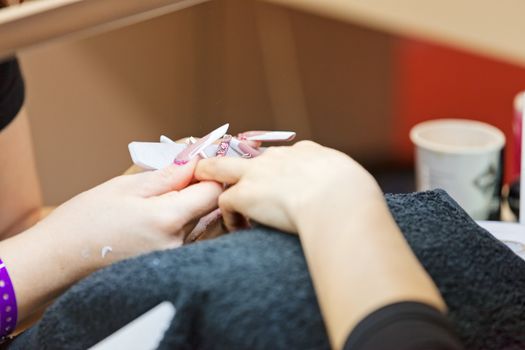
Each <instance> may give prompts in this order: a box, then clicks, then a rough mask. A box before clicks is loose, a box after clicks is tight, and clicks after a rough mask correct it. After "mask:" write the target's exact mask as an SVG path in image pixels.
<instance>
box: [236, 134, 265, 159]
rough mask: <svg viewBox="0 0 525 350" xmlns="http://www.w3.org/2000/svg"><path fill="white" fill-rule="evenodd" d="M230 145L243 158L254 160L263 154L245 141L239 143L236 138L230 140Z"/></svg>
mask: <svg viewBox="0 0 525 350" xmlns="http://www.w3.org/2000/svg"><path fill="white" fill-rule="evenodd" d="M230 145H231V146H232V147H233V149H234V150H235V151H237V152H238V153H239V154H240V155H241V157H243V158H253V157H257V156H258V155H260V154H261V153H262V152H261V151H259V150H257V149H255V148H253V147H251V146H249V145H247V144H246V143H244V142H243V141H239V140H238V139H236V138H232V139H231V140H230Z"/></svg>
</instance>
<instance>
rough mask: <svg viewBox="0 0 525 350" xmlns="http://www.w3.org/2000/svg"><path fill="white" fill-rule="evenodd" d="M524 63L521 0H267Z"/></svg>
mask: <svg viewBox="0 0 525 350" xmlns="http://www.w3.org/2000/svg"><path fill="white" fill-rule="evenodd" d="M266 1H268V2H271V3H275V4H279V5H284V6H288V7H292V8H295V9H300V10H303V11H307V12H311V13H316V14H319V15H323V16H329V17H332V18H334V19H338V20H341V21H346V22H352V23H356V24H359V25H362V26H365V27H369V28H373V29H377V30H381V31H386V32H389V33H393V34H398V35H403V36H409V37H414V38H420V39H426V40H430V41H434V42H438V43H442V44H445V45H449V46H453V47H457V48H461V49H464V50H467V51H471V52H473V53H478V54H482V55H486V56H490V57H493V58H497V59H500V60H504V61H508V62H512V63H516V64H519V65H525V2H523V1H521V0H499V1H490V0H425V1H421V0H266Z"/></svg>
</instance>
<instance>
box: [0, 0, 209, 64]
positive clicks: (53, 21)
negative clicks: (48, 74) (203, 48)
mask: <svg viewBox="0 0 525 350" xmlns="http://www.w3.org/2000/svg"><path fill="white" fill-rule="evenodd" d="M205 1H207V0H39V1H33V2H27V3H24V4H22V5H19V6H12V7H9V8H6V9H2V10H1V11H0V57H5V56H8V55H12V54H13V53H14V52H17V51H20V50H22V49H25V48H28V47H32V46H35V45H40V44H43V43H45V42H49V41H51V40H57V39H62V38H65V37H68V38H70V37H75V36H78V35H91V34H93V33H97V32H102V31H105V30H109V29H113V28H116V27H121V26H126V25H129V24H132V23H136V22H140V21H144V20H146V19H149V18H153V17H156V16H160V15H163V14H165V13H169V12H173V11H177V10H180V9H182V8H185V7H188V6H193V5H196V4H199V3H202V2H205Z"/></svg>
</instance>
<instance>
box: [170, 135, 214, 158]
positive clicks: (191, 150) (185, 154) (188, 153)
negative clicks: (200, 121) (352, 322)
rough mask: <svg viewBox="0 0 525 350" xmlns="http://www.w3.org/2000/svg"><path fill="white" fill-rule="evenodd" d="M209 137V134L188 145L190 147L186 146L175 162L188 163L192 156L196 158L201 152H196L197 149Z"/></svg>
mask: <svg viewBox="0 0 525 350" xmlns="http://www.w3.org/2000/svg"><path fill="white" fill-rule="evenodd" d="M208 138H209V134H208V135H206V136H204V137H203V138H201V139H199V140H197V141H195V143H192V144H190V145H188V147H186V148H185V149H184V150H182V152H180V153H179V154H178V155H177V157H176V158H175V160H174V161H173V163H175V164H177V165H184V164H186V163H188V162H189V161H190V160H191V159H192V158H194V157H195V156H196V155H198V154H199V153H200V152H195V151H197V150H198V149H199V148H200V147H201V146H202V145H203V144H204V143H205V142H206V140H207V139H208ZM190 142H191V141H190Z"/></svg>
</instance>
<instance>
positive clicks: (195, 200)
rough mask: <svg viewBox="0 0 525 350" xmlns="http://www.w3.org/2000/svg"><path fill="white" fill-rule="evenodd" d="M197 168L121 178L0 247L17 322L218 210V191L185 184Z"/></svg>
mask: <svg viewBox="0 0 525 350" xmlns="http://www.w3.org/2000/svg"><path fill="white" fill-rule="evenodd" d="M194 167H195V162H190V163H188V164H187V165H185V166H180V167H179V166H175V165H174V166H170V167H168V168H166V169H163V170H159V171H153V172H146V173H141V174H135V175H124V176H119V177H117V178H114V179H112V180H109V181H108V182H106V183H103V184H102V185H100V186H97V187H95V188H93V189H91V190H89V191H86V192H84V193H81V194H79V195H78V196H76V197H74V198H73V199H71V200H69V201H68V202H66V203H64V204H63V205H61V206H60V207H58V208H57V209H56V210H55V211H54V212H53V213H52V214H51V215H50V216H49V217H47V218H46V219H45V220H43V221H41V222H40V223H38V224H37V225H35V226H34V227H33V228H31V229H29V230H27V231H25V232H23V233H22V234H20V235H17V236H15V237H13V238H10V239H8V240H5V241H3V242H0V253H1V257H2V259H3V260H4V262H5V263H6V266H7V267H8V270H9V273H10V275H11V279H12V280H13V283H14V285H15V291H16V294H17V299H18V303H19V310H20V314H21V316H22V317H23V316H24V315H27V314H29V313H30V312H31V310H34V309H36V308H37V307H38V306H40V305H42V304H43V303H45V302H47V301H49V300H50V299H52V298H53V297H55V296H56V295H57V294H58V293H59V292H60V291H62V290H63V289H64V288H65V287H67V286H69V285H70V284H72V283H74V282H76V281H77V280H78V279H80V278H82V277H84V276H85V275H87V274H88V273H90V272H92V271H94V270H96V269H98V268H101V267H104V266H106V265H108V264H110V263H112V262H114V261H117V260H122V259H124V258H127V257H131V256H135V255H138V254H142V253H146V252H149V251H153V250H159V249H167V248H173V247H177V246H179V245H181V244H182V242H183V239H184V236H185V235H186V234H187V233H189V232H190V231H191V229H192V228H193V226H194V225H195V224H196V223H197V220H198V219H199V218H200V217H202V216H204V215H206V214H207V213H209V212H211V211H213V210H214V209H215V208H216V207H217V198H218V196H219V195H220V193H221V192H222V187H221V186H220V185H218V184H217V183H215V182H200V183H196V184H192V185H189V184H190V181H191V180H192V178H193V171H194Z"/></svg>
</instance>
